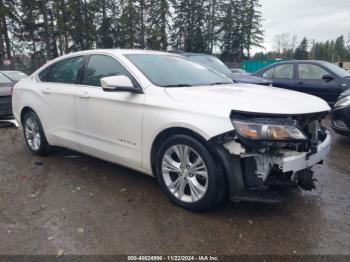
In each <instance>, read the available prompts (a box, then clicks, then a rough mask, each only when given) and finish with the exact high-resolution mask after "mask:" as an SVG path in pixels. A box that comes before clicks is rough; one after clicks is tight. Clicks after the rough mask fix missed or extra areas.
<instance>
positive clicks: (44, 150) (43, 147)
mask: <svg viewBox="0 0 350 262" xmlns="http://www.w3.org/2000/svg"><path fill="white" fill-rule="evenodd" d="M30 117H31V118H33V119H34V120H35V121H36V122H37V123H38V126H39V133H40V138H41V143H40V147H39V149H38V150H34V149H32V148H31V147H30V145H29V143H28V141H27V136H26V134H25V124H26V121H27V119H28V118H30ZM23 135H24V139H25V141H26V144H27V146H28V148H29V150H30V151H31V152H32V153H33V154H35V155H39V156H42V155H46V154H48V153H49V151H50V146H49V144H48V142H47V140H46V136H45V133H44V129H43V127H42V125H41V121H40V119H39V117H38V116H37V114H35V113H34V112H32V111H30V112H28V113H26V114H25V115H24V117H23Z"/></svg>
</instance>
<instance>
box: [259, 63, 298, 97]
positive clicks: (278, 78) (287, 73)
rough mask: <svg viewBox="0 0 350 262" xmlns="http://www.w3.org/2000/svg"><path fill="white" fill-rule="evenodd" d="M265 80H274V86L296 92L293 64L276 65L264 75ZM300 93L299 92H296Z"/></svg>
mask: <svg viewBox="0 0 350 262" xmlns="http://www.w3.org/2000/svg"><path fill="white" fill-rule="evenodd" d="M263 77H264V78H270V79H271V78H272V80H273V86H275V87H280V88H285V89H290V90H296V87H295V66H294V64H292V63H286V64H280V65H276V66H274V67H273V68H271V69H270V70H267V71H266V72H265V73H264V74H263ZM296 91H299V90H296Z"/></svg>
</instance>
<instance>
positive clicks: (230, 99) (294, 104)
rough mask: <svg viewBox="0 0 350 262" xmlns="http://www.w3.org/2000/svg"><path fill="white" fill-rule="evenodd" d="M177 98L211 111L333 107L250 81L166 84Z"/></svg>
mask: <svg viewBox="0 0 350 262" xmlns="http://www.w3.org/2000/svg"><path fill="white" fill-rule="evenodd" d="M165 92H166V93H167V94H168V95H169V96H170V97H172V98H173V99H175V100H177V101H179V102H183V103H185V104H186V105H189V106H192V107H197V108H200V109H203V110H206V111H207V112H212V113H224V114H225V115H226V114H228V112H231V110H235V111H242V112H251V113H263V114H283V115H296V114H309V113H317V112H324V111H329V110H330V107H329V105H328V104H327V102H325V101H324V100H322V99H320V98H318V97H315V96H312V95H307V94H304V93H300V92H295V91H290V90H285V89H280V88H275V87H265V86H258V85H249V84H244V85H242V84H232V85H217V86H202V87H184V88H166V89H165Z"/></svg>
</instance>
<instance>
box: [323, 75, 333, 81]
mask: <svg viewBox="0 0 350 262" xmlns="http://www.w3.org/2000/svg"><path fill="white" fill-rule="evenodd" d="M333 79H334V77H333V76H331V75H324V76H322V80H325V81H326V82H330V81H332V80H333Z"/></svg>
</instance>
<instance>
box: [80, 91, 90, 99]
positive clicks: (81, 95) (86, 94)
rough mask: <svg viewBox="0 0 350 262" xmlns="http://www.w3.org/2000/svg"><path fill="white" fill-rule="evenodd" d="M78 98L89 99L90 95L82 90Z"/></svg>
mask: <svg viewBox="0 0 350 262" xmlns="http://www.w3.org/2000/svg"><path fill="white" fill-rule="evenodd" d="M79 98H81V99H89V98H90V96H89V93H88V92H87V91H84V92H82V93H81V94H80V95H79Z"/></svg>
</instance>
